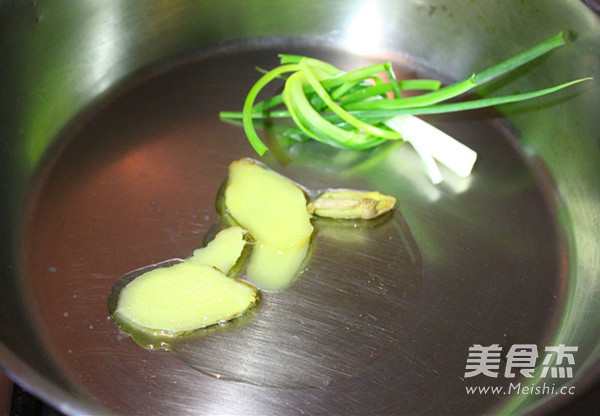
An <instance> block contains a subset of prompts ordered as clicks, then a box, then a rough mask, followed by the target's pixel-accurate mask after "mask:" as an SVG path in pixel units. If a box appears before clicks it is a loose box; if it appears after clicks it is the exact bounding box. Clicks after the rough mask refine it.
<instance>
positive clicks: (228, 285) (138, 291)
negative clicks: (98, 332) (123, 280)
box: [115, 261, 258, 334]
mask: <svg viewBox="0 0 600 416" xmlns="http://www.w3.org/2000/svg"><path fill="white" fill-rule="evenodd" d="M257 298H258V292H257V290H256V289H255V288H254V287H252V286H251V285H250V284H247V283H245V282H242V281H239V280H236V279H232V278H230V277H227V276H226V275H224V274H223V273H222V272H221V271H219V270H218V269H216V268H214V267H211V266H207V265H203V264H194V263H193V262H189V261H185V262H183V263H178V264H175V265H173V266H170V267H163V268H158V269H154V270H151V271H149V272H146V273H144V274H143V275H141V276H139V277H137V278H136V279H134V280H133V281H132V282H130V283H129V284H128V285H127V286H126V287H125V288H124V289H123V290H122V291H121V294H120V296H119V301H118V305H117V309H116V311H115V317H116V319H117V320H118V321H121V322H123V323H126V324H128V325H131V326H133V327H135V328H138V329H141V330H144V331H151V332H154V333H157V334H160V333H167V334H178V333H182V332H186V331H192V330H195V329H199V328H204V327H207V326H210V325H214V324H216V323H220V322H225V321H228V320H230V319H233V318H235V317H237V316H240V315H242V314H243V313H244V312H245V311H246V310H247V309H248V308H249V307H251V306H252V305H254V304H255V303H256V302H257Z"/></svg>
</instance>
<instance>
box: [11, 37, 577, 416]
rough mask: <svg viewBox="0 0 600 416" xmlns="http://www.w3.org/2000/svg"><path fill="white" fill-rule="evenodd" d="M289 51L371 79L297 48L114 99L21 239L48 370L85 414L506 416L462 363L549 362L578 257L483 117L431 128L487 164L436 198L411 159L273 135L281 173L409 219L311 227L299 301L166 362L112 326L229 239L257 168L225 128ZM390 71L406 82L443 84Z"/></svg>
mask: <svg viewBox="0 0 600 416" xmlns="http://www.w3.org/2000/svg"><path fill="white" fill-rule="evenodd" d="M281 52H285V53H298V54H304V55H310V56H315V57H320V58H323V59H326V60H328V61H331V62H333V63H335V64H337V65H338V66H340V67H342V68H348V69H351V68H353V67H358V66H362V65H365V64H367V63H370V62H372V61H371V60H369V59H367V58H364V57H357V56H353V55H351V54H348V53H346V52H344V51H341V50H335V49H329V48H326V47H323V46H318V45H314V44H302V43H294V42H291V43H289V44H278V45H277V46H272V45H269V44H250V45H249V44H244V45H237V46H236V45H230V46H228V47H226V48H222V49H218V50H211V51H205V52H202V53H197V54H195V55H193V56H187V57H186V58H185V59H182V60H179V61H177V62H176V63H175V64H173V63H171V64H169V65H168V68H165V69H164V70H161V71H156V70H155V71H154V72H153V73H150V74H146V75H147V76H146V78H145V80H144V81H138V82H136V83H135V85H126V86H124V87H123V88H122V90H120V91H116V92H115V93H114V94H112V95H111V98H110V99H107V100H106V101H104V102H102V103H98V105H97V106H96V108H95V109H94V111H92V112H90V113H89V114H88V115H87V116H86V117H85V118H82V119H83V120H85V121H83V122H81V123H80V124H79V125H78V126H77V127H76V128H73V129H72V130H71V131H70V133H69V134H67V135H65V137H64V138H63V139H62V140H61V143H62V144H63V145H62V147H61V148H60V150H59V151H57V152H56V154H55V155H54V157H52V158H51V159H49V160H48V161H47V163H46V166H45V167H44V168H43V169H41V170H40V172H39V175H38V180H37V183H36V186H35V189H34V191H33V192H32V194H31V197H30V200H29V205H28V217H27V222H26V226H25V228H24V231H23V233H24V234H23V241H24V252H23V253H24V254H23V266H24V270H25V272H26V273H25V275H24V279H23V281H22V289H23V291H24V293H23V297H24V298H25V299H27V302H28V307H29V308H30V311H31V312H30V313H31V316H33V317H34V319H35V320H36V322H35V323H36V326H37V327H38V328H39V331H40V334H41V337H42V340H43V342H44V343H45V345H46V347H47V349H48V351H49V352H50V354H51V357H50V359H51V360H52V361H53V362H54V364H55V365H56V366H57V368H59V369H60V370H61V372H62V373H63V374H64V377H65V378H66V379H67V380H68V383H70V384H71V385H72V386H73V388H74V389H75V390H77V391H78V392H79V393H80V394H81V395H82V396H83V397H86V398H87V399H89V400H90V401H91V402H93V403H95V404H97V405H100V406H103V407H106V408H107V409H109V410H110V411H111V412H115V413H123V414H131V413H132V412H139V413H150V412H152V413H176V414H195V413H202V414H204V413H210V412H211V411H212V412H219V413H245V412H253V413H256V411H257V409H260V410H264V411H265V412H268V413H276V412H284V411H286V410H289V409H290V408H297V409H302V411H305V412H307V413H322V412H324V411H326V410H327V409H330V410H331V409H336V411H337V412H350V411H351V412H352V413H359V412H360V413H364V412H385V411H392V410H394V411H398V409H400V410H402V412H403V413H423V412H430V413H436V412H437V413H439V412H443V413H456V412H460V413H463V414H465V413H469V414H473V413H480V412H482V411H488V410H489V409H493V408H495V407H497V406H501V405H502V404H503V401H504V400H506V397H498V396H493V395H481V396H479V397H476V396H468V395H467V394H466V393H465V385H466V384H467V383H468V380H467V381H465V378H464V374H465V364H466V358H467V355H468V349H469V347H470V346H472V345H473V344H474V343H478V344H482V345H490V344H500V345H502V346H504V347H508V346H511V345H513V344H516V343H520V344H536V345H545V344H546V343H547V341H548V339H550V337H551V336H552V334H553V331H554V329H555V325H556V319H557V317H558V316H559V314H560V312H561V311H562V308H563V303H564V297H565V291H566V287H565V286H566V283H565V279H566V278H565V275H564V274H565V271H564V267H563V266H564V262H565V255H566V254H565V252H564V251H565V250H564V244H563V241H562V234H561V231H560V229H559V228H558V226H557V222H556V218H555V212H554V207H553V206H552V204H551V203H550V202H549V201H550V198H549V197H548V193H549V192H551V190H552V189H551V188H552V185H551V180H550V178H548V177H546V176H544V173H543V171H542V170H541V169H538V168H537V167H536V165H535V163H533V162H532V161H531V160H530V159H529V158H528V157H527V156H526V155H524V154H523V153H522V152H521V151H520V149H519V148H518V146H516V145H515V143H516V140H515V137H514V136H515V133H514V132H513V131H512V130H510V129H509V128H507V127H506V126H505V125H504V122H503V121H502V120H500V119H499V118H497V117H496V116H495V115H494V114H491V113H484V112H469V113H464V114H454V115H444V116H435V117H430V118H429V120H431V121H432V122H433V123H434V124H435V125H437V126H438V127H440V128H442V129H444V130H445V131H447V132H448V133H450V134H451V135H453V136H455V137H457V138H459V140H461V141H462V142H464V143H465V144H467V145H469V146H470V147H472V148H474V149H475V150H476V151H477V152H478V153H479V157H480V160H479V161H478V162H477V164H476V166H475V171H474V174H473V175H472V176H471V177H470V178H468V179H464V180H460V179H458V178H454V177H452V176H451V174H450V173H448V174H447V181H446V182H445V183H444V184H443V185H442V186H437V187H436V186H433V185H431V184H430V183H429V182H428V179H427V178H426V176H425V174H424V172H423V170H422V169H421V167H420V163H419V161H418V160H417V157H416V156H415V155H414V153H413V152H412V151H411V149H410V148H409V147H408V145H406V146H401V147H398V146H396V145H389V146H383V147H382V148H379V149H376V150H373V151H369V152H352V151H341V150H334V149H331V148H325V147H323V146H322V145H320V144H318V143H312V142H310V143H294V142H287V141H284V140H281V139H280V137H279V134H278V133H279V132H278V130H277V127H276V126H271V127H269V126H267V128H266V129H265V131H264V132H263V134H264V137H266V140H267V142H268V144H269V146H270V148H271V150H270V152H269V153H268V154H267V156H266V157H265V158H264V159H262V161H263V162H265V163H266V164H267V165H268V166H270V167H271V168H273V169H275V170H277V171H278V172H280V173H282V174H284V175H286V176H288V177H289V178H291V179H293V180H294V181H296V182H298V183H301V184H302V185H304V186H306V187H307V188H308V189H311V190H318V189H325V188H331V187H342V188H357V189H373V190H378V191H381V192H383V193H386V194H391V195H393V196H395V197H396V198H397V199H398V200H399V207H398V209H397V210H396V211H395V212H394V214H393V215H392V216H391V217H390V218H386V220H385V221H380V222H376V223H373V224H372V225H367V224H350V225H348V224H343V223H340V222H336V221H329V222H328V221H320V222H318V223H317V224H316V228H317V234H316V237H315V242H314V244H313V247H312V253H311V261H310V263H309V264H308V266H307V268H306V270H305V271H304V272H303V273H302V275H301V276H300V277H299V279H298V280H297V282H296V283H295V284H294V285H293V286H292V287H291V288H289V289H287V290H286V291H284V292H281V293H265V294H264V295H263V299H262V302H261V306H260V308H259V309H258V310H257V311H256V313H255V314H254V315H253V316H252V317H250V318H249V319H247V320H245V321H243V322H240V323H237V324H235V325H231V326H230V327H224V328H218V330H215V331H208V332H207V333H202V334H198V335H197V336H193V337H188V338H185V339H182V340H180V341H176V342H174V343H172V345H171V349H172V351H173V352H174V354H171V353H168V352H164V351H148V350H145V349H142V348H140V347H139V346H138V345H137V344H136V343H135V342H134V341H132V339H131V338H130V337H129V336H127V335H125V334H124V333H122V332H120V331H119V330H118V328H117V327H116V326H115V325H114V324H113V323H112V322H111V320H110V319H109V317H108V309H107V296H108V294H109V292H110V289H111V286H112V285H113V284H114V283H115V281H116V280H117V279H118V278H119V277H120V276H121V275H123V274H125V273H127V272H129V271H131V270H134V269H136V268H139V267H142V266H145V265H148V264H153V263H158V262H161V261H164V260H167V259H171V258H182V257H186V256H188V255H190V254H191V252H192V251H193V250H194V249H196V248H198V247H200V246H201V245H202V241H203V238H204V236H205V234H206V233H207V232H209V230H210V228H211V226H212V225H214V224H215V223H217V222H218V215H217V210H216V208H215V199H216V196H217V194H218V191H219V187H220V186H221V183H222V181H223V179H224V178H225V176H226V174H227V166H228V165H229V163H231V162H232V161H233V160H235V159H237V158H240V157H256V158H257V156H256V155H254V154H253V153H252V149H251V148H250V146H249V144H248V143H247V142H246V139H245V137H244V134H243V131H242V129H241V128H240V127H239V126H235V125H231V124H226V123H223V122H221V121H220V120H219V119H218V111H220V110H238V109H240V107H241V105H242V102H243V99H244V97H245V94H246V93H247V90H248V88H249V87H250V85H252V83H253V82H254V81H255V80H256V79H257V76H258V73H257V72H256V71H255V67H256V66H259V67H262V68H270V67H273V66H274V65H276V63H277V53H281ZM392 58H393V60H394V61H395V62H396V65H397V66H396V72H397V73H398V75H400V76H406V77H426V76H431V71H428V70H426V69H424V68H421V67H419V66H417V65H415V64H414V63H412V62H409V61H406V60H404V59H402V58H401V57H392ZM385 59H386V60H389V59H390V57H389V56H388V57H386V58H385ZM272 92H275V89H273V90H272ZM198 370H200V371H198ZM478 381H479V382H481V383H482V384H485V383H491V382H494V383H496V384H498V383H505V384H507V383H508V380H506V379H505V380H501V379H498V380H489V379H488V380H486V379H481V380H478ZM434 392H435V394H434ZM239 397H244V400H239V399H236V398H239Z"/></svg>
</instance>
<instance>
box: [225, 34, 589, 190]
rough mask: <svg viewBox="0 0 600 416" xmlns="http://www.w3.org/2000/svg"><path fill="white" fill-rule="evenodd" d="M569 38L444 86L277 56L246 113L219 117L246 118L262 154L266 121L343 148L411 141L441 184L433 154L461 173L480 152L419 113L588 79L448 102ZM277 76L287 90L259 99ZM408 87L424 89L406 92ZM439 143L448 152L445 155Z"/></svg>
mask: <svg viewBox="0 0 600 416" xmlns="http://www.w3.org/2000/svg"><path fill="white" fill-rule="evenodd" d="M564 43H565V41H564V39H563V36H562V33H559V34H558V35H556V36H554V37H552V38H550V39H548V40H546V41H545V42H542V43H540V44H539V45H537V46H535V47H533V48H531V49H528V50H526V51H524V52H522V53H520V54H518V55H516V56H514V57H512V58H510V59H508V60H506V61H504V62H501V63H499V64H497V65H494V66H492V67H490V68H488V69H486V70H484V71H482V72H480V73H476V74H473V75H471V76H470V77H468V78H466V79H464V80H462V81H459V82H456V83H454V84H451V85H447V86H445V87H443V88H441V82H440V81H438V80H425V79H408V80H396V77H395V74H394V71H393V68H392V65H391V63H389V62H384V63H379V64H375V65H369V66H366V67H364V68H359V69H355V70H353V71H349V72H344V71H342V70H340V69H338V68H336V67H335V66H333V65H331V64H329V63H327V62H325V61H322V60H319V59H315V58H309V57H304V56H299V55H285V54H284V55H279V58H280V63H281V65H280V66H278V67H276V68H274V69H272V70H270V71H268V72H266V73H264V74H263V75H262V76H261V77H260V78H259V80H258V81H257V82H256V84H254V86H252V88H251V89H250V91H249V92H248V95H247V97H246V100H245V102H244V105H243V109H242V111H241V112H225V111H224V112H221V113H220V117H221V119H223V120H226V121H232V122H235V121H236V120H241V122H242V125H243V127H244V131H245V133H246V136H247V138H248V141H249V142H250V144H251V145H252V147H253V148H254V150H255V151H256V152H257V153H258V154H259V155H261V156H262V155H263V154H264V153H265V152H266V151H267V150H268V148H267V146H266V145H265V144H264V143H263V142H262V141H261V140H260V137H259V136H258V133H257V132H256V128H255V125H256V123H259V122H260V121H261V120H268V119H281V118H290V119H292V121H293V122H294V123H295V124H296V127H290V128H289V131H288V132H287V134H286V136H287V137H293V138H297V139H300V140H305V139H307V138H310V139H314V140H318V141H321V142H323V143H325V144H328V145H330V146H334V147H338V148H348V149H358V150H361V149H369V148H372V147H376V146H379V145H381V144H383V143H385V142H386V141H388V140H396V141H397V140H402V141H408V142H410V143H411V145H412V146H413V147H414V148H415V150H416V151H417V153H418V154H419V156H420V157H421V159H422V160H423V163H424V165H425V169H426V172H427V173H428V175H429V176H430V179H431V181H432V182H433V183H438V182H439V181H441V173H440V172H439V170H438V169H437V166H436V165H435V162H434V159H435V160H436V161H438V162H440V163H442V164H445V165H446V166H448V167H449V168H450V169H451V170H453V171H455V173H456V174H457V175H459V176H463V177H464V176H466V175H468V174H470V172H471V169H472V167H473V163H474V162H475V159H476V154H475V153H474V152H473V151H472V150H471V149H469V148H467V147H466V146H464V145H462V144H461V143H459V142H458V141H456V140H455V139H453V138H451V137H450V136H448V135H446V134H445V133H443V132H441V131H439V130H438V129H436V128H435V127H433V126H431V125H429V124H427V123H425V122H424V121H422V120H420V119H416V118H415V117H414V116H415V115H423V114H437V113H447V112H454V111H465V110H473V109H479V108H484V107H491V106H497V105H501V104H507V103H514V102H518V101H524V100H530V99H534V98H537V97H541V96H543V95H547V94H552V93H555V92H557V91H559V90H562V89H564V88H567V87H570V86H572V85H575V84H577V83H580V82H583V81H587V80H589V79H591V78H582V79H576V80H573V81H569V82H565V83H562V84H559V85H555V86H550V87H547V88H543V89H540V90H537V91H532V92H525V93H520V94H513V95H506V96H499V97H489V98H479V99H473V100H467V101H459V102H448V101H449V100H452V99H454V98H457V97H459V96H463V95H464V94H465V93H467V92H469V91H471V90H473V89H474V88H475V87H477V86H480V85H481V84H483V83H485V82H488V81H491V80H493V79H495V78H498V77H500V76H502V75H504V74H506V73H507V72H509V71H512V70H513V69H515V68H517V67H519V66H522V65H524V64H526V63H528V62H531V61H532V60H534V59H536V58H537V57H539V56H541V55H543V54H546V53H548V52H550V51H551V50H553V49H555V48H557V47H559V46H561V45H563V44H564ZM286 74H289V75H286ZM384 78H385V80H384ZM276 79H284V80H285V85H284V88H283V91H282V93H281V94H278V95H275V96H273V97H271V98H268V99H266V100H263V101H260V102H255V101H256V98H257V97H258V95H259V93H260V91H261V90H262V89H263V88H264V87H265V86H266V85H267V84H269V83H270V82H272V81H274V80H276ZM408 90H412V91H420V92H421V93H420V94H419V95H413V96H408V97H406V96H403V92H404V91H408ZM436 149H438V150H436ZM439 149H445V150H444V151H442V152H441V153H440V151H439Z"/></svg>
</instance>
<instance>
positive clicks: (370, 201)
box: [308, 189, 396, 220]
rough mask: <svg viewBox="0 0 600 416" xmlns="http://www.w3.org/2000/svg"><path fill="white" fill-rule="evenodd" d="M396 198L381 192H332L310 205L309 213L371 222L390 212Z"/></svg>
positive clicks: (324, 194) (341, 190)
mask: <svg viewBox="0 0 600 416" xmlns="http://www.w3.org/2000/svg"><path fill="white" fill-rule="evenodd" d="M395 204H396V198H394V197H392V196H388V195H383V194H382V193H379V192H376V191H374V192H366V191H353V190H347V189H340V190H332V191H328V192H325V193H323V194H322V195H320V196H319V197H318V198H317V199H316V200H315V201H313V202H311V203H309V204H308V212H310V213H311V214H314V215H316V216H319V217H327V218H340V219H359V218H361V219H364V220H370V219H373V218H376V217H379V216H381V215H383V214H385V213H386V212H389V211H390V210H391V209H392V208H394V205H395Z"/></svg>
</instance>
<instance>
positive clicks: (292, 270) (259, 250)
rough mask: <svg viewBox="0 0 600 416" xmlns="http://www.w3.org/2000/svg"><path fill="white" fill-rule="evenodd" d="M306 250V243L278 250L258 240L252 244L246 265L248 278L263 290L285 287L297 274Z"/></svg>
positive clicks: (275, 289)
mask: <svg viewBox="0 0 600 416" xmlns="http://www.w3.org/2000/svg"><path fill="white" fill-rule="evenodd" d="M307 252H308V243H307V244H304V245H302V246H299V247H293V248H288V249H283V250H280V249H277V248H274V247H272V246H269V245H266V244H262V243H260V242H259V243H257V244H255V245H254V246H253V248H252V255H251V257H250V261H249V262H248V265H247V267H246V274H247V277H248V280H249V281H250V282H251V283H252V284H254V285H256V286H258V287H260V288H261V289H264V290H272V291H278V290H282V289H285V288H286V287H288V286H289V285H290V283H292V281H293V280H294V278H295V277H296V275H297V274H298V272H299V270H300V267H301V266H302V263H303V262H304V258H305V257H306V253H307Z"/></svg>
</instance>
